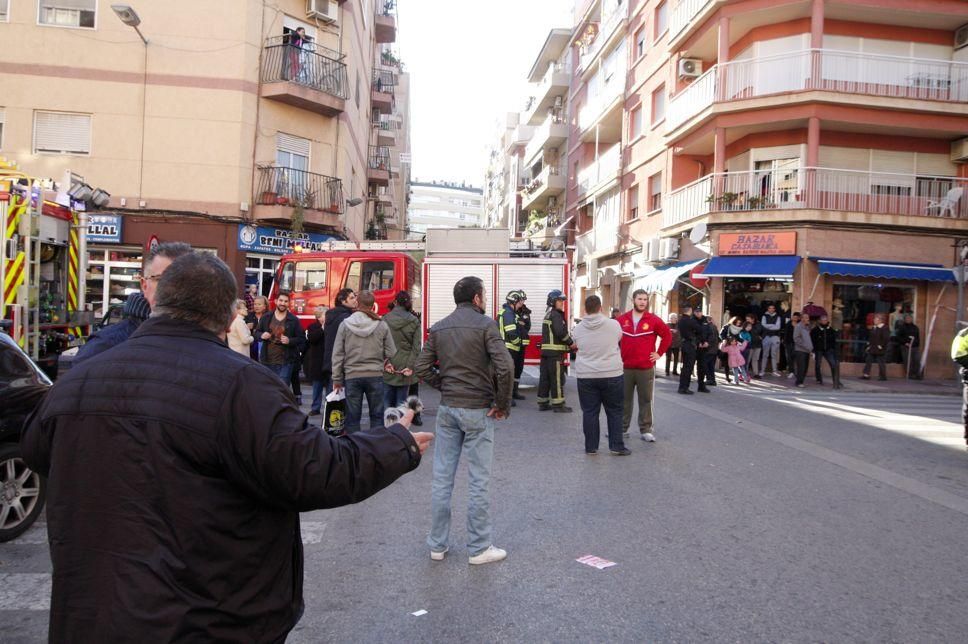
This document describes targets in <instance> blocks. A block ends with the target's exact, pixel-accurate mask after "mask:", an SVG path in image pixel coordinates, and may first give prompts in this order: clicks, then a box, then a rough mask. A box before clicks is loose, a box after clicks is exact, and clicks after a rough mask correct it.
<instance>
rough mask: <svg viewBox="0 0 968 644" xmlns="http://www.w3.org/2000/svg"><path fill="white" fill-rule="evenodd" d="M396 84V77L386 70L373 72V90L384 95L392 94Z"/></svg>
mask: <svg viewBox="0 0 968 644" xmlns="http://www.w3.org/2000/svg"><path fill="white" fill-rule="evenodd" d="M396 84H397V75H396V74H394V73H393V72H392V71H390V70H388V69H374V70H373V89H375V90H376V91H378V92H382V93H385V94H392V93H393V88H394V87H395V86H396Z"/></svg>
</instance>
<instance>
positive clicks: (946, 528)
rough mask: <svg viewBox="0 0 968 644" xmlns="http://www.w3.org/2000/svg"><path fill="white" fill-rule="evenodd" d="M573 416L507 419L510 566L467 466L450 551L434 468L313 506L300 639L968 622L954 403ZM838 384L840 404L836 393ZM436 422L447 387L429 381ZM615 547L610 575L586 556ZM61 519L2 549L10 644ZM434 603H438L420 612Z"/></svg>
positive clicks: (693, 401)
mask: <svg viewBox="0 0 968 644" xmlns="http://www.w3.org/2000/svg"><path fill="white" fill-rule="evenodd" d="M573 385H574V383H573V382H571V383H570V384H569V394H568V395H569V401H570V402H571V403H572V404H573V405H574V406H575V407H576V413H575V414H572V415H570V416H563V415H560V414H555V415H553V414H549V413H540V412H538V411H537V410H536V408H535V405H534V402H533V390H532V391H531V392H528V396H529V401H527V402H526V403H525V404H522V405H520V406H519V407H518V408H517V409H516V410H515V413H514V414H513V416H512V418H511V419H510V420H509V421H506V422H505V423H503V424H501V425H500V428H499V433H498V437H497V440H496V450H495V466H494V479H493V481H492V509H493V515H494V521H495V540H496V542H495V543H496V545H498V546H500V547H503V548H506V549H507V550H508V552H509V555H508V559H507V560H506V561H504V562H501V563H497V564H490V565H486V566H474V567H472V566H469V565H468V564H467V560H466V551H465V549H464V547H463V545H462V544H463V541H464V534H465V533H464V527H463V526H464V506H465V503H466V471H465V470H464V469H463V467H462V468H461V470H460V473H459V477H460V478H459V481H460V482H459V484H458V486H457V489H456V490H455V497H454V507H455V519H454V528H453V531H452V537H451V551H450V553H449V554H448V556H447V559H446V560H445V561H443V562H439V563H438V562H431V561H430V559H429V556H428V549H427V547H426V546H425V545H424V539H425V537H426V531H427V529H428V526H429V491H430V473H431V467H430V465H431V462H430V459H429V458H428V459H426V460H425V462H424V463H423V464H422V465H421V467H420V468H419V469H418V470H417V471H416V472H413V473H411V474H409V475H407V476H406V477H404V478H403V479H401V480H400V481H398V482H397V483H396V484H394V485H393V486H391V487H390V488H389V489H387V490H385V491H384V492H381V493H380V494H379V495H377V496H376V497H374V498H372V499H370V500H368V501H366V502H364V503H361V504H358V505H356V506H352V507H347V508H341V509H338V510H331V511H322V512H314V513H308V514H306V515H304V517H303V522H304V541H305V542H306V579H305V589H306V613H305V616H304V617H303V619H302V621H301V622H300V623H299V625H298V627H297V629H296V630H295V631H294V632H293V634H292V636H291V637H290V641H292V642H321V641H332V642H497V641H501V642H504V641H512V642H517V641H529V642H530V641H549V642H550V641H555V642H570V641H575V642H578V641H581V642H588V641H622V642H624V641H630V642H633V641H634V642H641V641H690V642H692V641H718V642H721V641H727V642H728V641H735V642H751V641H790V642H800V641H838V642H839V641H905V642H915V641H916V642H961V641H964V640H965V633H968V611H966V610H965V600H966V591H968V559H966V557H965V553H964V550H965V548H966V547H968V537H966V535H968V453H966V451H965V447H964V441H963V440H962V439H961V438H960V436H961V425H960V415H959V414H960V412H959V406H960V400H959V399H958V398H957V397H953V396H930V395H898V394H888V393H883V394H877V393H840V392H832V391H831V390H830V389H829V388H828V389H824V390H819V389H818V388H814V389H809V388H808V389H807V390H802V391H800V392H796V393H793V392H790V391H780V390H778V389H776V388H773V387H771V385H770V383H769V382H768V381H764V383H761V384H754V385H753V386H751V387H736V386H731V387H727V386H723V385H720V386H719V387H717V388H716V389H715V390H714V391H713V393H711V394H709V395H701V394H697V395H694V396H689V397H685V396H678V395H676V394H675V387H674V386H673V384H672V383H670V382H669V381H666V380H663V379H660V380H659V381H658V383H657V401H656V418H657V426H656V430H655V433H656V436H657V438H658V442H656V443H654V444H645V443H643V442H641V441H639V440H638V439H637V438H636V432H635V428H633V435H632V440H631V441H629V446H630V448H631V449H632V450H633V453H632V455H631V456H629V457H616V456H612V455H610V454H609V453H608V451H607V449H606V445H605V443H604V441H603V445H602V448H603V451H601V452H599V454H598V455H595V456H587V455H586V454H585V453H584V450H583V443H582V438H581V433H580V413H578V412H577V396H576V394H575V390H574V386H573ZM835 394H837V395H835ZM424 395H425V399H426V402H427V403H428V407H429V408H431V411H430V413H428V414H427V417H428V420H429V421H431V422H430V423H428V424H432V421H433V413H432V408H433V407H434V406H435V404H436V398H435V397H434V396H433V395H432V393H429V392H425V393H424ZM589 554H590V555H596V556H599V557H602V558H604V559H607V560H610V561H614V562H616V564H617V565H615V566H614V567H610V568H607V569H604V570H598V569H595V568H592V567H588V566H585V565H582V564H580V563H578V562H576V561H575V559H577V558H579V557H582V556H583V555H589ZM48 573H49V560H48V559H47V555H46V547H45V545H44V527H43V525H42V524H41V525H39V526H37V527H35V528H34V529H33V530H31V531H30V532H29V533H27V534H26V535H25V536H24V537H23V538H22V539H21V540H20V542H18V543H13V544H5V545H0V623H2V624H3V626H2V631H0V639H2V641H4V642H20V641H40V640H43V639H45V637H46V610H45V608H46V597H45V593H46V592H47V590H48V589H49V575H48ZM420 610H425V611H427V612H426V614H423V615H420V616H414V615H413V614H412V613H414V612H416V611H420Z"/></svg>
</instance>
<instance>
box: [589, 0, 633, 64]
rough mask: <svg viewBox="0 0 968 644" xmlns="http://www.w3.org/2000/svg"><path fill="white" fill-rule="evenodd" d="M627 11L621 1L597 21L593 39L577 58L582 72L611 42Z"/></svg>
mask: <svg viewBox="0 0 968 644" xmlns="http://www.w3.org/2000/svg"><path fill="white" fill-rule="evenodd" d="M627 11H628V8H627V7H626V6H625V4H624V3H623V4H621V5H619V8H618V9H617V10H615V11H613V12H612V14H611V15H610V16H608V17H607V18H605V19H604V20H602V21H601V23H599V25H598V35H596V36H595V40H593V41H592V43H591V45H589V46H588V47H586V48H585V49H584V51H582V53H581V56H580V57H579V59H578V69H579V70H580V71H581V72H582V73H585V72H587V71H588V70H589V69H590V68H591V66H592V64H593V63H594V62H595V61H596V60H597V59H598V55H599V54H601V53H602V51H604V49H605V46H606V45H607V44H609V43H610V42H613V40H614V38H613V36H614V35H615V32H616V31H617V29H618V26H619V25H622V24H624V23H625V18H626V12H627Z"/></svg>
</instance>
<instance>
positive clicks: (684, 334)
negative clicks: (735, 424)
mask: <svg viewBox="0 0 968 644" xmlns="http://www.w3.org/2000/svg"><path fill="white" fill-rule="evenodd" d="M697 311H698V318H697V315H694V314H693V309H692V307H691V306H684V307H682V315H680V316H679V323H678V329H679V337H681V338H682V371H680V372H679V393H680V394H691V393H692V391H690V390H689V381H690V380H691V379H692V369H693V367H694V366H695V367H696V369H697V380H698V384H699V391H701V392H704V393H709V389H708V388H707V387H706V366H705V362H704V360H702V355H703V354H704V353H705V347H703V348H700V346H699V345H701V344H703V342H704V340H703V327H702V323H701V322H700V318H701V317H702V311H701V310H699V309H697Z"/></svg>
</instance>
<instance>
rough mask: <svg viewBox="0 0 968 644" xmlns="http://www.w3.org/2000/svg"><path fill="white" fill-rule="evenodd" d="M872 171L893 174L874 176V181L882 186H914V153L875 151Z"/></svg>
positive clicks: (872, 158) (872, 155)
mask: <svg viewBox="0 0 968 644" xmlns="http://www.w3.org/2000/svg"><path fill="white" fill-rule="evenodd" d="M871 171H872V172H874V173H879V172H885V173H891V174H874V175H873V177H872V179H871V180H872V181H873V182H874V183H877V184H881V185H890V186H907V187H913V186H914V153H913V152H892V151H889V150H873V151H872V153H871Z"/></svg>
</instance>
